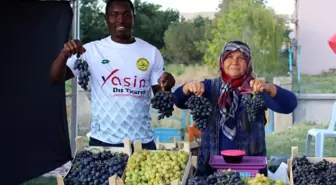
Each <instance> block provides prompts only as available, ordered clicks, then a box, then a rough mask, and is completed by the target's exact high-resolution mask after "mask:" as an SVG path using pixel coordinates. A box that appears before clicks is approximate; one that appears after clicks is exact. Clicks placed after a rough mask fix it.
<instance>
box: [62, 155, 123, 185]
mask: <svg viewBox="0 0 336 185" xmlns="http://www.w3.org/2000/svg"><path fill="white" fill-rule="evenodd" d="M127 160H128V155H127V154H124V153H111V152H110V151H103V152H100V153H97V154H94V153H92V152H90V151H87V150H85V151H82V152H80V153H79V154H77V155H76V157H75V159H74V161H73V165H72V167H71V169H70V171H69V173H68V175H67V176H66V177H65V178H64V183H65V185H91V184H93V185H108V184H109V182H108V178H109V177H111V176H113V175H118V176H119V177H121V176H122V174H123V172H124V170H125V167H126V163H127Z"/></svg>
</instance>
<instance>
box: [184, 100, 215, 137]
mask: <svg viewBox="0 0 336 185" xmlns="http://www.w3.org/2000/svg"><path fill="white" fill-rule="evenodd" d="M185 105H186V106H187V108H188V109H189V110H190V114H191V115H192V119H193V120H194V121H195V123H196V128H197V129H199V130H200V131H204V130H205V129H206V127H207V123H208V117H209V116H210V115H211V113H212V111H213V110H212V105H211V102H210V101H209V100H208V99H207V98H205V97H203V96H196V95H192V96H191V97H190V98H189V99H188V100H187V102H186V103H185Z"/></svg>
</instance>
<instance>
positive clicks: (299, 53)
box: [296, 45, 301, 94]
mask: <svg viewBox="0 0 336 185" xmlns="http://www.w3.org/2000/svg"><path fill="white" fill-rule="evenodd" d="M297 54H298V55H297V63H296V65H297V75H298V77H297V78H298V85H299V89H298V93H299V94H300V93H301V61H300V60H301V58H300V55H301V46H300V45H298V47H297Z"/></svg>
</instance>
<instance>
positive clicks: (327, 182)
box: [292, 156, 336, 185]
mask: <svg viewBox="0 0 336 185" xmlns="http://www.w3.org/2000/svg"><path fill="white" fill-rule="evenodd" d="M292 168H293V178H294V184H295V185H336V164H335V163H331V162H328V161H326V160H325V159H324V160H322V161H320V162H317V163H314V164H313V163H311V162H309V161H308V159H307V158H306V156H302V157H296V158H294V160H293V166H292Z"/></svg>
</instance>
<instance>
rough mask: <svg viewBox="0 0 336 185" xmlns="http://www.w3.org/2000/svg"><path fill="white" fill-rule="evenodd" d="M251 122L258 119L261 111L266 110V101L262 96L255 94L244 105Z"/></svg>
mask: <svg viewBox="0 0 336 185" xmlns="http://www.w3.org/2000/svg"><path fill="white" fill-rule="evenodd" d="M244 107H245V111H246V113H247V119H248V120H249V122H254V121H255V120H256V119H257V115H258V113H259V111H261V110H266V106H265V100H264V98H263V96H262V95H261V94H254V95H253V97H252V98H250V99H248V100H247V102H246V103H245V105H244Z"/></svg>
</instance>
